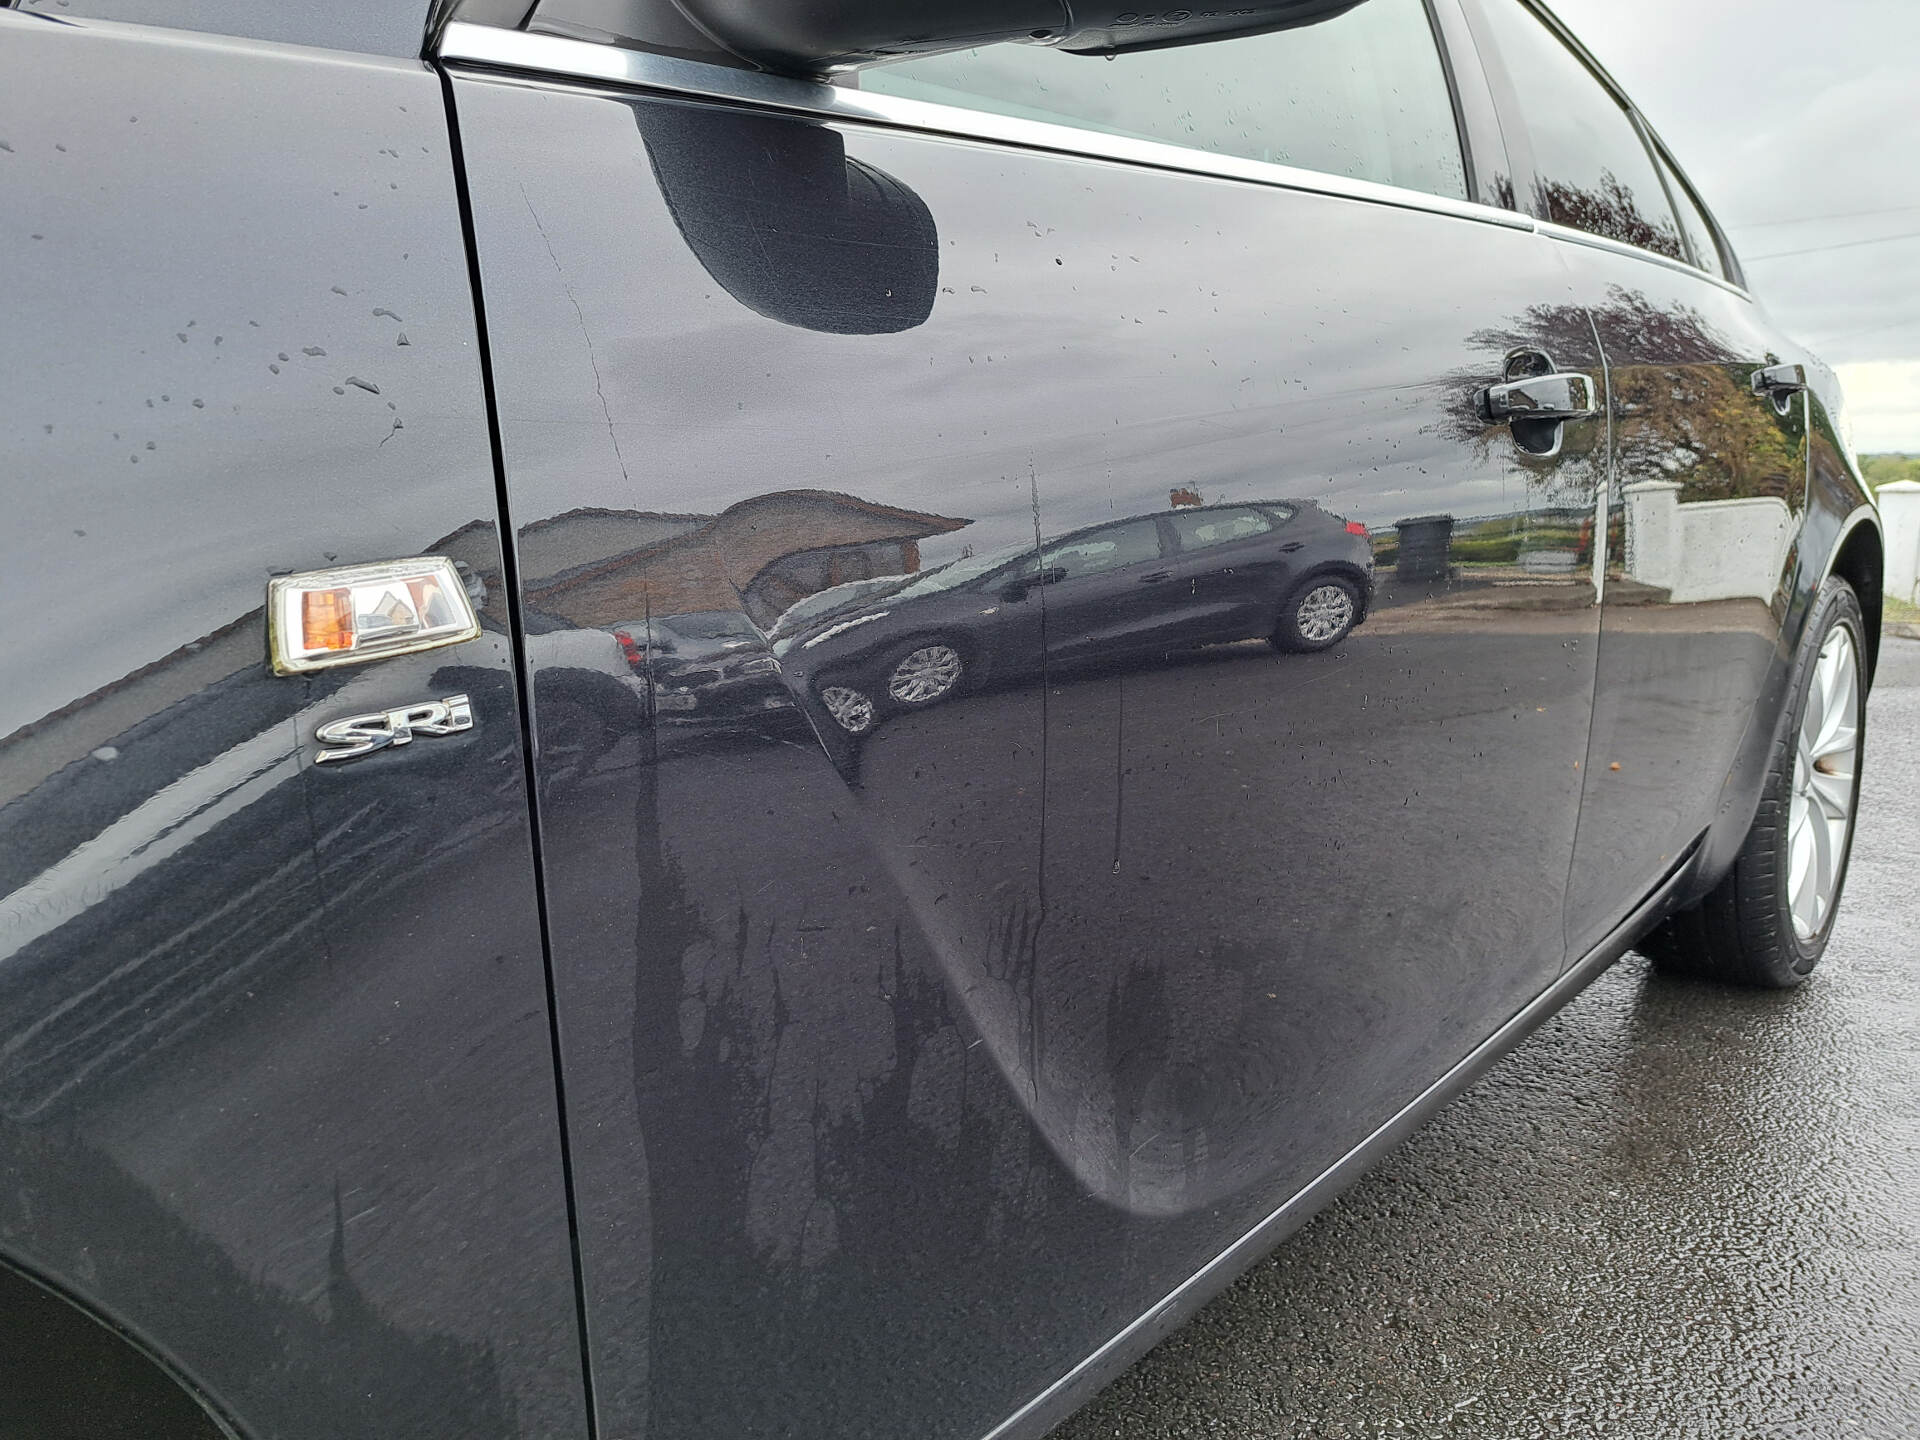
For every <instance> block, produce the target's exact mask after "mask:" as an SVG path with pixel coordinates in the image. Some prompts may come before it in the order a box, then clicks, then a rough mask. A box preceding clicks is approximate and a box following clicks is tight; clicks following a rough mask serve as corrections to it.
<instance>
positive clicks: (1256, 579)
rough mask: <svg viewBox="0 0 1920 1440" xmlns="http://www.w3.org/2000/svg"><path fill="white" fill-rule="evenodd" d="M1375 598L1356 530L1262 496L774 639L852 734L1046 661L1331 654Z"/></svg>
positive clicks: (1143, 524)
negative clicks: (1189, 653) (1268, 649)
mask: <svg viewBox="0 0 1920 1440" xmlns="http://www.w3.org/2000/svg"><path fill="white" fill-rule="evenodd" d="M1372 591H1373V550H1372V547H1371V545H1370V544H1369V542H1368V539H1367V529H1366V527H1365V526H1364V525H1361V524H1359V523H1357V522H1355V521H1342V520H1340V519H1338V518H1336V517H1333V516H1329V515H1326V514H1323V513H1322V512H1321V511H1320V510H1319V509H1318V507H1316V506H1315V505H1313V503H1312V502H1311V501H1280V500H1274V501H1260V502H1255V503H1249V504H1238V505H1212V506H1197V507H1188V508H1180V509H1173V510H1169V511H1168V512H1166V513H1164V514H1160V515H1136V516H1132V517H1130V518H1128V519H1125V520H1116V521H1109V522H1108V523H1106V524H1104V525H1093V526H1088V527H1087V528H1086V529H1084V530H1076V531H1073V532H1071V533H1069V534H1066V535H1061V536H1057V537H1055V538H1053V539H1051V540H1048V541H1046V542H1045V543H1044V544H1042V545H1034V544H1030V543H1029V544H1026V545H1015V546H1012V547H1010V548H1008V549H1004V550H995V551H989V552H988V553H986V554H984V555H972V556H966V557H964V558H961V559H957V560H951V561H948V562H947V563H946V564H944V565H941V566H938V567H936V568H934V569H932V570H928V571H924V572H922V573H920V574H917V575H903V576H898V577H889V578H885V579H876V580H865V581H855V582H851V583H848V584H846V585H842V586H836V587H834V588H832V589H828V590H823V591H820V592H818V593H816V594H814V595H812V596H810V597H808V598H807V599H805V600H803V601H801V602H799V603H798V604H797V605H795V606H794V607H793V609H791V610H789V611H787V613H786V614H784V615H782V616H781V617H780V619H779V621H778V622H776V624H775V625H774V628H773V630H772V632H771V636H770V638H772V640H773V642H774V644H773V650H774V654H775V655H776V656H778V657H779V658H780V661H781V665H782V667H783V669H784V671H785V673H786V675H787V677H788V679H789V680H790V682H791V683H793V684H794V685H795V686H796V687H799V688H802V689H805V690H806V691H808V692H809V693H811V694H812V695H814V696H816V697H817V698H818V699H819V701H820V703H821V704H822V705H823V706H824V707H825V709H826V710H827V712H828V714H829V715H831V717H832V718H833V720H834V722H835V723H836V724H838V725H839V726H840V727H841V728H842V729H844V730H846V731H847V732H848V733H849V734H856V735H857V734H860V733H862V732H864V731H866V730H868V729H870V728H872V726H873V724H874V721H875V719H876V718H877V716H879V715H880V714H881V713H883V712H884V711H885V710H887V709H895V710H911V709H918V708H920V707H922V706H926V705H931V704H933V703H935V702H936V701H940V700H945V699H947V698H948V697H949V696H952V695H955V694H958V693H961V692H962V691H964V690H967V689H972V688H977V687H979V686H982V685H986V684H989V683H1000V684H1006V683H1011V682H1015V681H1019V680H1025V679H1029V678H1032V677H1036V676H1038V675H1039V674H1040V673H1041V672H1042V671H1043V670H1045V669H1046V668H1047V667H1048V666H1049V665H1052V666H1060V667H1067V666H1085V665H1089V664H1103V663H1105V664H1111V663H1115V662H1121V661H1134V662H1146V661H1150V660H1151V659H1152V657H1154V656H1156V655H1162V656H1164V655H1167V654H1169V653H1171V652H1175V651H1179V650H1183V649H1190V648H1193V647H1197V646H1202V645H1215V644H1221V643H1225V642H1230V641H1235V640H1246V639H1253V638H1263V639H1266V640H1268V641H1269V642H1271V644H1272V645H1273V647H1274V648H1275V649H1277V650H1286V651H1312V650H1325V649H1328V648H1329V647H1331V646H1334V645H1337V644H1339V642H1340V641H1342V640H1344V639H1345V638H1346V637H1347V635H1348V633H1349V632H1350V631H1351V630H1352V629H1353V627H1354V626H1356V625H1358V624H1360V623H1361V622H1362V621H1363V620H1364V619H1365V618H1366V613H1367V604H1368V601H1369V599H1370V598H1371V595H1372ZM1039 611H1044V612H1045V615H1044V618H1043V617H1042V616H1041V615H1040V614H1039V613H1036V612H1039Z"/></svg>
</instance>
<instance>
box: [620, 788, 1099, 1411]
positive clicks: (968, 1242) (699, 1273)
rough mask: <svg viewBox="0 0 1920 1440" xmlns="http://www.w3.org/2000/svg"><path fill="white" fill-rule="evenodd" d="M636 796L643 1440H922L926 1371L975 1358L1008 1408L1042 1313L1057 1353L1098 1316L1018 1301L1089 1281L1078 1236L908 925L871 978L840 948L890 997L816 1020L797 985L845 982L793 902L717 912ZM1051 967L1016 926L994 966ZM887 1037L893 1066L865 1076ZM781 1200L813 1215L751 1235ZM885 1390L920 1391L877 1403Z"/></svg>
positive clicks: (1016, 1111)
mask: <svg viewBox="0 0 1920 1440" xmlns="http://www.w3.org/2000/svg"><path fill="white" fill-rule="evenodd" d="M639 785H640V789H639V793H638V796H637V815H636V818H637V823H638V831H639V837H638V838H639V850H638V855H639V880H640V886H641V894H642V896H643V904H642V907H641V918H640V921H639V925H638V929H637V937H638V958H639V963H638V966H637V969H636V971H635V976H634V981H635V992H636V993H635V1006H634V1022H633V1023H634V1032H633V1063H634V1067H635V1070H634V1076H633V1088H634V1095H635V1100H636V1103H637V1106H638V1114H639V1121H640V1127H641V1130H642V1132H643V1134H644V1135H645V1136H646V1147H647V1184H648V1188H649V1204H648V1214H649V1221H650V1226H651V1273H650V1275H649V1277H648V1285H647V1287H646V1288H647V1293H648V1329H649V1336H648V1343H649V1357H648V1365H647V1386H646V1388H647V1394H648V1399H649V1424H648V1433H649V1434H651V1435H656V1436H659V1437H662V1440H666V1437H679V1436H690V1435H705V1434H728V1435H773V1434H797V1433H807V1434H813V1433H816V1432H817V1433H820V1434H850V1433H856V1432H857V1433H863V1434H901V1435H904V1434H917V1433H924V1431H925V1421H926V1417H927V1413H928V1399H927V1390H928V1387H929V1386H930V1385H933V1386H938V1385H940V1383H941V1382H939V1381H937V1380H929V1379H926V1378H925V1377H924V1375H923V1367H924V1362H925V1358H926V1356H927V1355H929V1354H967V1355H968V1356H969V1357H970V1358H969V1366H968V1368H969V1370H970V1371H971V1372H973V1373H975V1374H978V1375H981V1376H986V1377H999V1379H996V1378H990V1379H988V1380H987V1381H986V1382H985V1384H986V1387H987V1388H988V1389H989V1390H995V1389H996V1387H997V1386H998V1385H999V1383H1000V1379H1003V1378H1004V1377H1006V1376H1008V1375H1010V1374H1014V1373H1016V1372H1018V1371H1020V1370H1021V1367H1022V1365H1023V1364H1024V1363H1026V1362H1028V1361H1029V1359H1030V1356H1029V1353H1028V1352H1029V1349H1030V1346H1029V1341H1028V1339H1027V1338H1023V1336H1025V1334H1026V1332H1025V1331H1024V1330H1023V1324H1024V1325H1026V1326H1029V1327H1031V1326H1033V1325H1035V1324H1036V1323H1041V1322H1037V1321H1035V1320H1034V1319H1033V1317H1032V1314H1031V1311H1032V1308H1033V1307H1034V1306H1036V1305H1038V1306H1040V1307H1041V1308H1042V1310H1043V1311H1044V1312H1045V1313H1044V1314H1043V1315H1042V1317H1041V1321H1043V1322H1044V1325H1045V1327H1046V1328H1049V1329H1050V1328H1051V1327H1052V1326H1054V1325H1058V1324H1065V1325H1066V1328H1067V1329H1068V1330H1069V1331H1072V1332H1074V1333H1078V1331H1079V1330H1081V1329H1086V1328H1090V1327H1092V1326H1093V1325H1094V1322H1093V1321H1091V1320H1089V1319H1087V1318H1086V1317H1085V1316H1082V1315H1079V1314H1077V1313H1074V1312H1075V1311H1076V1308H1077V1307H1080V1306H1082V1305H1084V1307H1085V1308H1092V1307H1093V1306H1094V1305H1095V1304H1097V1300H1096V1299H1094V1298H1093V1297H1089V1298H1088V1299H1087V1300H1086V1301H1085V1302H1078V1301H1075V1300H1074V1299H1073V1298H1072V1296H1071V1295H1070V1293H1069V1292H1067V1291H1066V1290H1065V1289H1064V1288H1063V1286H1055V1285H1051V1284H1047V1283H1034V1284H1032V1285H1031V1286H1022V1287H1020V1289H1019V1290H1015V1289H1014V1287H1012V1286H1010V1285H1009V1283H1008V1277H1009V1275H1021V1276H1027V1277H1032V1276H1036V1275H1044V1274H1046V1273H1047V1272H1049V1271H1050V1270H1052V1269H1054V1268H1055V1267H1068V1268H1070V1255H1069V1250H1068V1247H1067V1246H1066V1245H1064V1244H1063V1236H1062V1232H1061V1229H1060V1228H1056V1229H1054V1230H1052V1231H1049V1230H1048V1229H1046V1228H1045V1227H1046V1221H1047V1219H1048V1212H1049V1211H1050V1210H1053V1209H1055V1208H1056V1207H1060V1206H1062V1205H1063V1202H1065V1201H1066V1199H1067V1197H1066V1196H1065V1195H1064V1194H1063V1193H1062V1191H1063V1189H1064V1181H1063V1177H1062V1175H1061V1172H1060V1169H1059V1167H1058V1166H1057V1165H1056V1164H1054V1163H1052V1161H1051V1160H1050V1157H1049V1156H1048V1155H1047V1153H1046V1151H1045V1148H1044V1145H1043V1144H1042V1142H1041V1140H1040V1139H1039V1137H1038V1135H1037V1134H1036V1133H1035V1132H1034V1131H1033V1129H1032V1127H1031V1126H1030V1125H1029V1124H1028V1123H1027V1122H1026V1119H1025V1116H1024V1113H1023V1112H1022V1111H1021V1110H1020V1108H1019V1106H1018V1105H1017V1103H1016V1102H1015V1101H1014V1099H1013V1097H1012V1096H1011V1095H1010V1094H1009V1093H1008V1091H1007V1088H1006V1085H1005V1083H1004V1082H1003V1081H1002V1080H1000V1078H999V1076H998V1073H997V1071H995V1070H994V1069H993V1068H992V1065H991V1062H990V1060H989V1059H988V1056H987V1052H986V1051H985V1049H984V1047H970V1046H969V1044H968V1037H967V1034H966V1033H965V1031H964V1030H963V1028H962V1026H961V1024H960V1023H959V1021H958V1020H957V1019H956V1017H955V1015H954V1013H953V1011H952V1009H951V1006H950V1003H949V996H948V991H947V986H946V984H945V982H944V981H943V980H942V979H941V978H940V974H939V967H938V964H937V962H935V961H934V959H933V957H932V956H931V955H930V954H929V953H928V951H927V949H926V946H925V943H924V942H923V941H920V940H918V939H917V938H916V936H915V935H914V934H913V933H912V931H911V930H910V929H909V928H908V927H904V926H901V925H900V924H899V923H898V922H896V923H895V925H894V926H893V928H892V934H891V936H890V937H889V938H888V940H886V941H881V940H880V939H879V938H878V937H876V938H875V941H874V943H873V944H872V945H871V946H868V947H866V948H865V949H864V952H863V954H864V959H863V960H861V961H858V962H853V953H854V952H853V950H852V949H851V942H844V941H843V942H838V943H836V944H834V945H833V947H832V949H831V951H830V952H826V953H831V954H832V955H833V956H834V959H833V961H832V962H831V963H835V964H842V963H849V962H852V963H858V964H862V965H864V964H867V963H871V964H872V966H873V968H872V969H871V970H870V971H866V972H865V973H866V974H867V975H870V976H871V979H870V981H867V982H866V983H865V984H849V985H847V986H846V990H845V994H846V1000H847V1003H846V1005H845V1007H843V1008H842V1009H841V1010H840V1011H839V1012H838V1013H836V1014H835V1015H833V1016H831V1017H829V1016H825V1015H821V1014H818V1013H815V1014H812V1015H811V1016H809V1015H808V1014H806V1013H804V1006H803V1005H801V1004H800V1003H799V992H798V989H797V987H799V986H803V985H806V984H809V983H811V984H814V985H818V984H820V983H823V979H824V977H823V976H822V975H820V974H819V973H818V972H817V971H812V972H810V969H809V967H811V966H817V965H819V964H820V963H822V962H821V960H819V959H818V958H816V959H813V960H809V959H808V958H807V954H808V949H807V944H806V943H805V941H806V937H804V936H801V935H798V934H796V931H795V928H794V926H793V924H792V923H791V922H790V921H789V920H787V919H786V918H785V917H783V916H782V915H780V914H779V913H778V909H777V906H776V905H775V904H773V903H772V902H760V901H758V900H754V901H749V902H745V903H742V904H741V905H740V907H739V908H738V909H737V910H735V911H734V912H733V913H731V914H724V915H722V914H712V913H708V912H707V911H705V910H704V909H703V907H702V906H701V905H700V903H699V899H698V898H697V895H696V894H695V893H690V891H691V890H692V887H691V886H690V884H689V882H688V879H687V877H686V875H685V873H684V872H683V869H682V865H681V863H680V861H679V859H678V858H677V857H676V854H675V852H674V849H673V847H672V845H671V843H670V842H669V840H668V839H667V837H666V836H665V835H663V833H662V801H661V797H660V796H659V793H658V789H657V786H658V775H657V767H656V766H654V765H648V766H646V767H644V768H643V769H642V771H641V772H640V777H639ZM1032 943H1033V925H1032V923H1031V921H1030V920H1023V919H1022V918H1020V917H1019V916H1017V915H1014V916H1010V917H1009V918H1008V919H1007V922H1006V924H1005V925H1004V927H1001V928H1000V929H999V930H997V931H996V933H995V934H994V936H993V937H992V949H993V950H994V952H995V954H994V955H992V956H990V957H989V958H988V960H987V961H986V965H985V968H986V969H987V970H988V971H989V972H992V973H1004V974H1006V975H1007V976H1009V978H1010V979H1014V981H1015V983H1016V984H1018V983H1020V982H1019V980H1018V978H1017V977H1019V976H1021V975H1024V976H1025V981H1024V983H1025V984H1026V986H1027V987H1028V989H1029V990H1030V987H1031V967H1032V963H1033V949H1032ZM868 985H870V986H871V988H870V989H869V988H867V986H868ZM876 1002H877V1004H878V1005H879V1006H882V1007H884V1014H883V1015H881V1014H877V1013H876V1012H875V1011H874V1010H873V1008H872V1006H873V1005H874V1004H875V1003H876ZM876 1021H877V1022H878V1024H879V1025H880V1026H882V1027H883V1028H884V1030H885V1031H886V1034H887V1041H888V1043H886V1044H884V1045H882V1046H880V1047H878V1049H877V1050H873V1051H865V1052H863V1050H862V1044H863V1043H864V1041H865V1040H866V1039H869V1038H871V1037H870V1034H869V1028H870V1026H872V1025H873V1024H874V1023H875V1022H876ZM863 1053H864V1054H865V1058H864V1059H863V1058H861V1056H862V1054H863ZM849 1097H851V1098H849ZM796 1104H797V1105H799V1106H801V1107H804V1109H805V1110H806V1111H807V1112H808V1120H807V1122H806V1123H807V1129H808V1130H809V1132H810V1144H808V1145H806V1146H804V1147H803V1148H802V1149H801V1150H799V1151H797V1152H796V1151H795V1150H793V1149H790V1148H783V1147H782V1146H781V1145H780V1144H779V1143H777V1140H778V1137H777V1135H776V1131H777V1130H778V1128H779V1125H780V1120H779V1116H780V1115H781V1113H782V1112H783V1111H784V1112H787V1113H789V1114H790V1113H791V1111H792V1110H793V1108H794V1106H795V1105H796ZM770 1174H772V1175H776V1176H777V1178H776V1179H774V1180H772V1181H769V1179H768V1177H769V1175H770ZM769 1183H771V1184H774V1185H777V1186H778V1187H779V1188H780V1189H782V1190H783V1191H784V1192H788V1194H787V1196H786V1198H788V1199H793V1200H794V1201H795V1203H793V1204H788V1205H784V1206H783V1207H782V1210H783V1214H786V1215H788V1216H795V1215H799V1216H803V1217H804V1218H803V1219H801V1220H800V1221H798V1222H796V1223H793V1224H787V1225H783V1226H781V1227H777V1228H778V1233H769V1227H768V1225H767V1224H766V1223H765V1221H764V1219H761V1220H758V1221H757V1220H756V1215H755V1199H754V1196H755V1193H756V1189H764V1188H765V1186H766V1185H768V1184H769ZM799 1197H804V1198H803V1199H802V1198H799ZM1065 1219H1066V1221H1067V1224H1066V1225H1065V1227H1064V1228H1065V1230H1066V1231H1068V1232H1070V1233H1071V1235H1072V1238H1073V1240H1074V1242H1075V1243H1076V1244H1082V1245H1086V1246H1088V1247H1091V1248H1092V1249H1094V1250H1095V1251H1101V1250H1102V1249H1103V1248H1104V1250H1105V1252H1106V1253H1118V1252H1119V1241H1118V1236H1117V1233H1115V1232H1116V1230H1117V1226H1118V1223H1119V1222H1118V1220H1117V1219H1116V1218H1115V1217H1113V1216H1111V1215H1108V1214H1104V1213H1103V1212H1092V1211H1090V1210H1089V1209H1088V1208H1086V1207H1080V1206H1075V1207H1073V1208H1070V1209H1068V1210H1067V1212H1066V1215H1065ZM963 1256H965V1257H976V1258H977V1263H975V1264H972V1265H970V1266H969V1265H962V1264H958V1263H956V1261H957V1257H963ZM1063 1257H1065V1258H1063ZM986 1315H993V1316H995V1321H994V1323H993V1324H991V1325H984V1326H983V1325H982V1324H981V1322H980V1317H982V1316H986ZM1063 1317H1064V1318H1063ZM606 1358H608V1357H603V1363H604V1362H605V1359H606ZM886 1375H894V1376H898V1377H902V1378H901V1383H900V1385H899V1386H898V1387H896V1388H895V1389H894V1390H892V1391H888V1390H885V1389H880V1388H876V1387H875V1385H874V1383H873V1382H874V1378H875V1377H877V1376H886ZM910 1376H921V1377H922V1378H920V1379H918V1380H915V1381H913V1382H911V1383H910V1382H909V1381H908V1380H907V1378H906V1377H910ZM948 1385H949V1389H948V1393H951V1389H950V1385H951V1382H948ZM961 1393H962V1394H969V1395H970V1394H971V1393H972V1392H971V1391H970V1390H969V1389H967V1388H966V1387H963V1388H962V1392H961ZM1003 1398H1004V1397H1002V1396H1000V1395H999V1394H997V1393H996V1394H995V1397H994V1399H993V1400H992V1401H991V1402H982V1403H981V1404H980V1405H979V1408H981V1409H985V1408H989V1406H990V1404H999V1403H1002V1399H1003ZM968 1403H969V1404H970V1405H971V1404H972V1403H973V1402H972V1401H969V1402H968Z"/></svg>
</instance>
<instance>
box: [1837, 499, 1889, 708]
mask: <svg viewBox="0 0 1920 1440" xmlns="http://www.w3.org/2000/svg"><path fill="white" fill-rule="evenodd" d="M1827 575H1828V576H1834V575H1837V576H1839V577H1840V579H1842V580H1844V581H1846V582H1847V583H1848V584H1849V585H1851V586H1852V587H1853V593H1854V597H1855V598H1856V599H1857V600H1858V601H1859V602H1860V613H1861V615H1862V617H1863V618H1864V619H1865V620H1866V631H1867V653H1866V665H1865V669H1866V680H1867V684H1868V686H1869V687H1871V686H1872V684H1873V675H1874V671H1875V670H1876V669H1878V668H1879V664H1880V620H1881V615H1882V602H1883V599H1884V595H1885V580H1886V542H1885V541H1884V540H1883V539H1882V537H1881V534H1880V525H1879V522H1878V521H1877V520H1875V519H1874V517H1873V512H1872V511H1870V510H1868V509H1866V508H1865V507H1864V506H1863V507H1862V508H1861V509H1859V510H1857V511H1855V512H1854V514H1853V515H1852V516H1851V517H1850V518H1849V519H1848V522H1847V524H1846V526H1845V527H1844V528H1843V529H1842V531H1841V535H1840V543H1839V544H1838V545H1836V546H1835V547H1834V551H1833V556H1832V559H1831V560H1830V561H1829V562H1828V564H1827ZM1825 578H1826V577H1824V576H1823V577H1822V579H1823V580H1824V579H1825Z"/></svg>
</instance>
